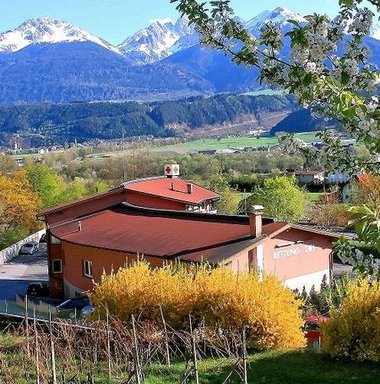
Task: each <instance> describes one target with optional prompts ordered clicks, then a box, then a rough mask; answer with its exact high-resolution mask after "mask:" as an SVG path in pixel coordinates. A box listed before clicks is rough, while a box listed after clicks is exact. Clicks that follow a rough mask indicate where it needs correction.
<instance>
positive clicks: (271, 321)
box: [90, 261, 305, 349]
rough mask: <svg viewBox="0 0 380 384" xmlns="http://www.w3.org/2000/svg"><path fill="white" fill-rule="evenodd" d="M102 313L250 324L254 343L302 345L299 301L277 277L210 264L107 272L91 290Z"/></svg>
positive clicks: (182, 322)
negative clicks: (106, 310)
mask: <svg viewBox="0 0 380 384" xmlns="http://www.w3.org/2000/svg"><path fill="white" fill-rule="evenodd" d="M90 298H91V301H92V303H93V304H94V305H95V306H97V307H98V308H99V311H100V313H101V315H103V316H104V308H106V307H108V309H109V312H110V313H111V314H113V315H115V316H117V317H118V318H120V319H122V320H129V319H130V318H131V315H132V314H134V315H135V316H136V317H138V318H139V319H140V320H142V321H144V320H146V321H151V322H154V323H156V324H162V320H161V311H160V308H161V309H162V312H163V314H164V317H165V320H166V321H167V322H168V324H170V326H172V327H174V328H175V329H183V328H184V327H186V329H188V325H186V324H187V322H188V316H189V314H191V315H192V316H193V318H194V321H195V322H197V321H198V322H199V321H202V320H204V321H205V324H206V325H207V326H211V327H215V326H220V327H222V328H226V329H227V328H233V329H241V328H242V326H243V325H246V326H247V328H248V337H249V341H250V344H251V345H255V346H257V347H258V348H263V349H269V348H280V349H292V348H299V347H301V346H303V345H304V341H305V339H304V335H303V333H302V331H301V327H302V325H303V321H302V319H301V316H300V305H301V302H300V301H299V300H297V299H296V298H295V297H294V294H293V293H292V292H291V291H290V290H289V289H287V288H285V287H284V286H283V285H282V283H281V282H280V281H279V280H278V279H277V278H275V277H274V276H266V277H264V278H263V279H262V280H261V281H260V280H259V278H258V276H257V275H256V274H253V273H240V274H236V273H234V272H232V271H230V270H229V269H227V268H223V267H220V268H211V267H210V266H208V265H202V266H197V267H196V266H192V267H189V266H187V267H184V266H181V265H167V266H164V267H162V268H152V267H150V265H149V264H148V263H146V262H144V261H139V262H136V263H134V264H133V265H131V266H130V267H127V268H123V269H120V270H119V271H118V272H117V273H113V274H111V275H106V274H104V275H103V276H102V279H101V282H100V283H99V284H98V285H96V286H95V288H94V290H93V292H91V293H90Z"/></svg>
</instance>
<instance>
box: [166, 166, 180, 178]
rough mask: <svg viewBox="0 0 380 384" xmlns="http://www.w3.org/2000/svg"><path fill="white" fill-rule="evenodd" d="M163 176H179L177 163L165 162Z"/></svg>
mask: <svg viewBox="0 0 380 384" xmlns="http://www.w3.org/2000/svg"><path fill="white" fill-rule="evenodd" d="M165 176H167V177H178V176H179V164H165Z"/></svg>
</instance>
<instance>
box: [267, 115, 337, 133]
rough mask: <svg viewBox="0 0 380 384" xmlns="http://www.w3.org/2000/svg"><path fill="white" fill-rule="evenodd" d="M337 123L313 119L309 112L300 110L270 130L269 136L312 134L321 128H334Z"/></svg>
mask: <svg viewBox="0 0 380 384" xmlns="http://www.w3.org/2000/svg"><path fill="white" fill-rule="evenodd" d="M336 125H337V122H336V121H334V120H330V121H325V120H323V119H315V118H314V117H313V116H312V115H311V112H310V110H308V109H301V110H298V111H294V112H292V113H291V114H290V115H289V116H287V117H286V118H285V119H284V120H282V121H280V122H279V123H278V124H277V125H276V126H274V127H273V128H272V129H271V135H273V136H274V135H275V134H276V133H278V132H287V133H297V132H314V131H319V130H320V129H322V128H327V127H335V126H336Z"/></svg>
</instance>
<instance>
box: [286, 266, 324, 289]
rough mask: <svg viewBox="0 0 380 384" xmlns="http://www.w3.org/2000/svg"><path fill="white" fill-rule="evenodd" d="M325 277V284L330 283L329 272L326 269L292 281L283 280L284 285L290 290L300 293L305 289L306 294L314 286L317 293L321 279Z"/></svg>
mask: <svg viewBox="0 0 380 384" xmlns="http://www.w3.org/2000/svg"><path fill="white" fill-rule="evenodd" d="M325 275H326V278H327V280H326V283H327V284H329V283H330V271H329V270H328V269H326V270H324V271H318V272H314V273H310V274H309V275H303V276H298V277H295V278H293V279H288V280H285V285H286V286H287V287H289V288H290V289H298V290H299V291H300V292H302V290H303V287H305V289H306V292H310V289H311V287H312V286H313V285H314V288H315V290H316V291H317V292H318V291H319V290H320V288H321V283H322V280H323V277H324V276H325Z"/></svg>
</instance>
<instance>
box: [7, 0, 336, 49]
mask: <svg viewBox="0 0 380 384" xmlns="http://www.w3.org/2000/svg"><path fill="white" fill-rule="evenodd" d="M231 5H232V7H233V8H234V10H235V13H236V15H237V16H239V17H241V18H243V19H244V20H249V19H251V18H252V17H254V16H256V15H257V14H258V13H260V12H261V11H263V10H265V9H269V8H276V7H278V6H282V7H287V8H290V9H293V10H295V11H297V12H298V13H300V14H302V15H305V14H309V13H313V12H317V13H327V14H328V15H330V16H334V15H335V14H336V13H337V11H338V0H265V1H261V0H231ZM35 17H51V18H56V19H63V20H66V21H69V22H71V23H73V24H75V25H77V26H79V27H82V28H84V29H86V30H88V31H89V32H91V33H93V34H94V35H96V36H99V37H102V38H103V39H105V40H107V41H109V42H110V43H112V44H119V43H121V42H122V41H123V40H124V39H125V38H126V37H128V36H129V35H132V34H133V33H135V32H136V31H137V30H138V29H140V28H144V27H146V26H148V25H149V22H150V20H152V19H156V18H159V19H161V18H167V17H169V18H172V19H174V20H176V19H177V18H178V17H179V14H178V12H177V11H176V9H175V4H171V3H170V0H0V32H4V31H7V30H10V29H14V28H16V27H18V26H19V25H20V24H22V23H23V22H24V21H25V20H27V19H30V18H35Z"/></svg>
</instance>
